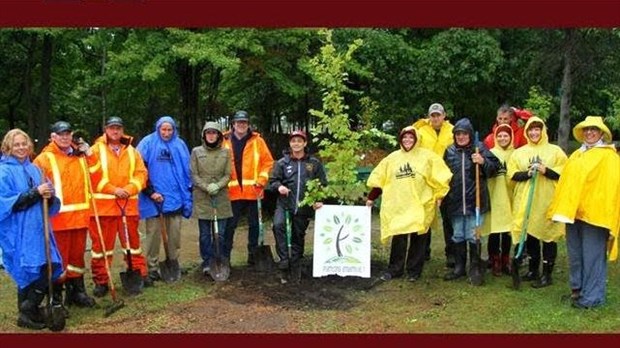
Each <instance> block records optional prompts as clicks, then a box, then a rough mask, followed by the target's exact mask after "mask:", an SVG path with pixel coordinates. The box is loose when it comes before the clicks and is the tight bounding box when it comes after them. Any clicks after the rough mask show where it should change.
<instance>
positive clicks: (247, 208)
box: [224, 200, 258, 257]
mask: <svg viewBox="0 0 620 348" xmlns="http://www.w3.org/2000/svg"><path fill="white" fill-rule="evenodd" d="M230 205H231V207H232V212H233V216H232V217H231V218H230V219H229V220H228V222H227V223H226V233H225V234H224V235H225V240H226V253H225V255H228V256H229V257H230V253H231V251H232V248H233V241H234V240H235V229H236V228H237V225H238V224H239V220H240V219H241V217H242V216H247V218H248V245H247V249H248V254H250V253H252V252H254V249H256V247H257V246H258V207H257V205H256V200H236V201H232V202H230Z"/></svg>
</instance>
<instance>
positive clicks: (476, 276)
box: [469, 243, 484, 286]
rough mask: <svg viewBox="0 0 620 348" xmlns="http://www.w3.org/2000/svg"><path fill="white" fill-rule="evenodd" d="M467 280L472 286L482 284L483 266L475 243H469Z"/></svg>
mask: <svg viewBox="0 0 620 348" xmlns="http://www.w3.org/2000/svg"><path fill="white" fill-rule="evenodd" d="M469 281H470V282H471V284H472V285H474V286H480V285H483V284H484V268H483V266H482V260H481V259H480V254H479V253H478V246H477V245H476V243H469Z"/></svg>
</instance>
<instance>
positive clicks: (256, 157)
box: [224, 134, 269, 187]
mask: <svg viewBox="0 0 620 348" xmlns="http://www.w3.org/2000/svg"><path fill="white" fill-rule="evenodd" d="M234 136H235V135H234V134H231V140H230V142H231V146H232V137H234ZM224 148H226V149H228V150H230V147H228V144H226V145H225V146H224ZM252 149H253V150H254V153H253V156H254V180H247V179H245V178H243V169H242V170H241V177H242V178H241V185H243V186H246V185H247V186H252V185H254V184H256V182H257V181H258V160H259V159H260V154H259V153H258V141H256V140H254V142H253V146H252ZM233 154H234V153H233ZM241 156H243V154H241ZM241 160H242V161H243V158H242V159H241ZM260 176H264V177H267V178H268V177H269V173H264V172H261V173H260ZM237 178H239V173H237ZM234 186H239V181H238V180H231V181H230V182H228V187H234Z"/></svg>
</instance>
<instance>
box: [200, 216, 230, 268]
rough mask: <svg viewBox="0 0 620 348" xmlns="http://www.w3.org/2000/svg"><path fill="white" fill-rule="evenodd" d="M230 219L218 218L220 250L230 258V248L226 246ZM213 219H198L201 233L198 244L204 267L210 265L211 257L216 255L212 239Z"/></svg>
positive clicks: (224, 256) (222, 254) (224, 255)
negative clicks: (227, 227)
mask: <svg viewBox="0 0 620 348" xmlns="http://www.w3.org/2000/svg"><path fill="white" fill-rule="evenodd" d="M227 223H228V219H217V229H218V231H217V232H218V237H219V238H218V240H219V252H220V256H221V257H223V258H226V259H230V250H227V249H226V248H225V247H224V246H225V245H224V242H225V240H226V235H225V234H226V225H227ZM213 225H214V224H213V220H206V219H198V231H199V232H200V235H199V237H198V246H199V248H200V257H201V258H202V267H203V268H205V267H207V266H209V263H210V262H211V258H212V257H213V256H214V255H215V252H216V250H215V247H216V246H215V245H214V243H213V239H212V235H211V233H212V230H213Z"/></svg>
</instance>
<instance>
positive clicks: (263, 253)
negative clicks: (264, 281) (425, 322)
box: [254, 192, 275, 272]
mask: <svg viewBox="0 0 620 348" xmlns="http://www.w3.org/2000/svg"><path fill="white" fill-rule="evenodd" d="M256 206H257V210H258V246H257V247H256V250H255V251H254V257H255V267H256V270H257V271H259V272H267V271H271V270H273V269H274V267H275V261H274V260H273V253H272V252H271V247H270V246H269V245H264V242H265V226H264V224H263V213H262V210H263V209H262V199H261V197H260V194H259V193H258V192H257V193H256Z"/></svg>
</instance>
